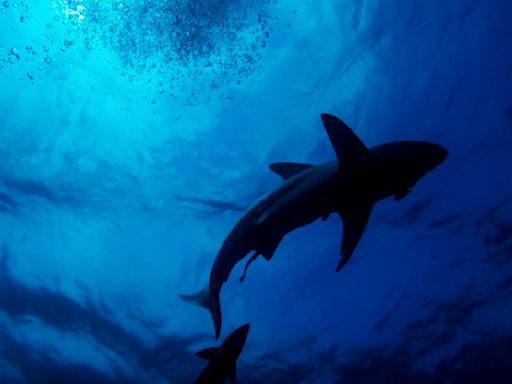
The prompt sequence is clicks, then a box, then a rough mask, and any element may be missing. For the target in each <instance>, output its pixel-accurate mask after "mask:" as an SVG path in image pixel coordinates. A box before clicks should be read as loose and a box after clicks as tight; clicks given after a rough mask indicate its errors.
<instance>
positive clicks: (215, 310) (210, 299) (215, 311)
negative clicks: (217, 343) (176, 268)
mask: <svg viewBox="0 0 512 384" xmlns="http://www.w3.org/2000/svg"><path fill="white" fill-rule="evenodd" d="M178 297H179V298H180V299H182V300H183V301H185V302H186V303H189V304H194V305H197V306H199V307H202V308H205V309H207V310H208V311H209V312H210V314H211V315H212V319H213V326H214V328H215V339H216V340H218V339H219V335H220V329H221V325H222V315H221V312H220V301H219V294H218V293H217V294H215V292H214V294H213V295H211V294H210V289H209V285H207V286H206V287H204V288H203V289H201V290H200V291H198V292H196V293H192V294H190V295H184V294H178Z"/></svg>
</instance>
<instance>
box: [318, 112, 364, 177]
mask: <svg viewBox="0 0 512 384" xmlns="http://www.w3.org/2000/svg"><path fill="white" fill-rule="evenodd" d="M320 116H321V117H322V122H323V123H324V127H325V130H326V132H327V135H328V136H329V140H330V141H331V144H332V146H333V148H334V151H335V152H336V157H337V158H338V167H339V170H341V171H343V172H345V171H346V170H347V169H351V168H353V167H354V166H355V167H357V166H359V165H363V164H365V163H368V162H370V161H372V155H371V153H370V151H369V150H368V148H366V145H364V143H363V142H362V141H361V139H360V138H359V137H357V135H356V134H355V133H354V131H352V129H350V127H349V126H348V125H347V124H345V123H344V122H343V121H342V120H341V119H339V118H337V117H336V116H333V115H329V114H327V113H322V114H321V115H320Z"/></svg>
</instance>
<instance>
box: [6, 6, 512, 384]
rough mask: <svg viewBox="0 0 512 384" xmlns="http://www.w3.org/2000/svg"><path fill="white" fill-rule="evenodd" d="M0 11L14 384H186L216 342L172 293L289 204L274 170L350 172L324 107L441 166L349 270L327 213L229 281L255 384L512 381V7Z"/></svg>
mask: <svg viewBox="0 0 512 384" xmlns="http://www.w3.org/2000/svg"><path fill="white" fill-rule="evenodd" d="M0 10H1V12H0V154H1V157H0V158H1V161H0V228H1V230H0V247H1V252H0V254H1V257H0V325H1V326H0V382H2V383H4V382H5V383H27V382H28V383H130V382H133V383H142V382H148V383H166V382H171V383H189V382H192V381H193V379H194V378H195V377H196V376H197V375H198V373H199V372H200V370H201V369H202V367H203V366H204V361H202V360H200V359H198V358H196V357H195V356H194V353H195V351H197V350H198V349H200V348H203V347H205V346H211V345H214V344H215V342H214V340H213V327H212V324H211V319H210V317H209V314H208V313H207V312H206V311H204V310H202V309H200V308H197V307H193V306H190V305H187V304H185V303H183V302H181V301H180V300H179V299H178V298H177V293H180V292H186V293H190V292H193V291H195V290H197V289H199V288H201V287H202V286H203V285H204V284H205V283H206V281H207V279H208V274H209V269H210V266H211V264H212V262H213V259H214V257H215V255H216V252H217V250H218V248H219V247H220V245H221V243H222V241H223V240H224V237H225V236H226V234H227V233H228V232H229V230H230V229H231V227H232V226H233V225H234V223H235V222H236V221H237V220H238V219H239V218H240V217H241V215H242V212H241V210H242V211H243V209H245V208H246V207H247V206H248V205H250V204H251V203H252V202H254V201H255V200H256V199H257V198H258V197H259V196H261V195H262V194H264V193H265V192H267V191H268V190H270V189H271V188H273V187H275V186H277V185H279V183H280V179H279V177H277V176H276V175H274V174H272V173H271V172H270V171H269V170H268V168H267V165H268V164H269V163H271V162H274V161H297V162H311V163H320V162H323V161H327V160H330V159H332V158H334V153H333V151H332V149H331V148H330V144H329V142H328V140H327V138H326V135H325V133H324V131H323V128H322V126H321V123H320V119H319V114H320V113H321V112H329V113H333V114H336V115H338V116H340V117H341V118H343V119H344V120H345V121H346V122H347V123H348V124H350V125H351V126H352V127H353V129H354V130H355V131H356V132H357V133H358V135H360V137H361V138H362V139H363V140H364V141H365V142H366V143H367V144H368V145H369V146H372V145H376V144H380V143H383V142H388V141H393V140H400V139H416V140H429V141H434V142H437V143H440V144H442V145H444V146H446V147H447V148H448V149H449V152H450V155H449V157H448V159H447V160H446V162H445V163H444V164H443V165H442V166H440V167H439V168H437V169H436V170H435V171H433V172H432V173H430V174H428V175H427V176H426V177H425V178H424V179H423V180H422V181H421V182H420V183H419V184H418V185H417V186H416V188H415V189H414V190H413V192H412V193H411V194H410V195H409V196H408V197H407V198H406V199H404V200H403V201H401V202H399V203H396V202H394V201H385V202H382V203H379V204H378V205H377V206H376V208H375V210H374V213H373V216H372V218H371V220H370V223H369V227H368V230H367V231H366V233H365V235H364V236H363V238H362V240H361V242H360V244H359V246H358V248H357V249H356V252H355V254H354V256H353V258H352V260H351V261H350V263H349V264H348V265H347V266H346V268H344V269H343V270H342V271H341V272H340V273H336V272H335V267H336V264H337V262H338V250H339V243H340V237H341V224H340V221H339V219H338V218H337V217H334V216H333V217H331V218H330V219H329V220H328V221H327V222H319V223H314V224H313V225H310V226H308V227H306V228H303V229H300V230H297V231H295V232H293V233H292V234H290V235H289V236H287V237H286V238H285V240H284V241H283V243H282V244H281V246H280V248H279V249H278V251H277V253H276V255H275V256H274V258H273V260H272V261H271V262H269V263H267V262H265V261H264V260H263V259H261V260H258V261H257V262H255V263H254V264H253V265H252V266H251V268H250V270H249V274H248V277H247V279H246V281H245V282H244V283H243V284H240V283H239V282H238V276H239V275H240V274H241V272H242V263H240V265H238V266H237V268H235V270H234V272H233V274H232V276H231V279H230V281H229V282H228V283H227V284H226V285H225V286H224V289H223V291H222V302H223V315H224V326H223V333H222V336H221V338H224V337H225V336H226V335H227V334H229V333H230V332H231V331H232V330H234V329H235V328H236V327H238V326H240V325H241V324H242V323H244V322H247V321H249V322H250V323H251V332H250V334H249V338H248V340H247V344H246V346H245V349H244V351H243V354H242V356H241V358H240V360H239V364H238V366H239V372H238V378H239V382H240V383H262V382H264V383H341V382H343V383H410V382H415V383H439V382H443V380H444V382H451V383H454V382H455V383H480V382H486V383H491V382H493V383H500V382H501V383H509V382H512V365H511V364H510V362H511V361H512V238H511V234H512V195H511V192H512V152H511V151H512V23H511V20H512V2H510V1H508V0H472V1H470V0H448V1H446V0H429V1H420V0H389V1H380V2H379V1H370V0H365V1H355V0H350V1H348V0H315V1H292V0H272V1H271V0H265V1H248V0H244V1H232V0H231V1H228V0H215V1H213V0H209V1H208V0H203V1H193V0H188V1H186V0H175V1H170V0H169V1H156V0H144V1H142V0H130V1H126V3H121V2H118V1H107V0H105V1H102V0H83V1H78V0H70V1H57V0H53V1H42V0H38V1H29V0H24V1H23V2H19V1H15V0H8V1H4V2H2V3H0ZM210 200H213V201H210ZM224 203H228V204H224Z"/></svg>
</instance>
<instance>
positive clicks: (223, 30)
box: [2, 0, 278, 89]
mask: <svg viewBox="0 0 512 384" xmlns="http://www.w3.org/2000/svg"><path fill="white" fill-rule="evenodd" d="M24 1H25V2H26V1H27V0H24ZM275 1H276V0H259V1H252V0H126V1H120V0H110V1H100V0H53V1H52V2H49V4H50V5H49V8H52V7H53V10H54V11H55V12H54V16H53V18H52V19H51V20H50V23H49V24H47V25H46V27H47V31H48V30H51V28H52V25H51V24H60V25H63V24H65V25H67V27H68V29H69V31H68V33H67V36H66V37H65V38H62V37H61V38H60V40H61V41H57V42H55V41H53V38H52V39H50V36H47V38H48V39H49V40H52V41H48V45H55V44H57V48H56V49H58V50H61V51H62V52H65V51H66V49H68V48H70V47H71V46H72V45H75V43H76V45H79V47H78V49H82V48H85V49H86V50H88V51H94V50H96V49H100V48H102V49H103V48H106V49H108V50H109V51H111V52H114V54H115V56H116V57H117V60H118V61H119V62H120V63H121V65H122V69H121V73H122V75H123V76H128V78H130V79H132V80H133V79H137V78H139V79H140V78H143V77H147V76H149V75H148V74H150V73H152V74H153V75H154V74H155V72H156V73H157V75H158V77H159V79H160V81H161V82H160V84H162V89H163V88H164V87H165V85H166V84H164V83H169V84H174V85H176V84H179V83H180V81H181V80H183V81H184V80H186V81H187V82H190V80H193V81H196V83H201V84H208V87H209V88H210V89H216V88H220V87H223V86H224V85H226V84H229V85H236V84H240V83H241V82H243V81H244V80H246V79H248V78H250V76H251V75H252V74H254V73H257V72H258V71H261V70H262V50H263V48H264V47H265V44H266V41H267V39H268V38H269V36H270V34H271V32H272V29H273V26H274V24H276V23H277V22H278V20H277V18H276V17H275V16H273V15H272V14H271V12H270V10H271V6H272V4H274V3H275ZM20 6H21V7H22V8H25V10H26V11H25V12H23V13H21V14H20V22H21V23H23V22H25V17H26V16H25V15H24V13H28V11H29V8H28V5H27V4H24V3H23V2H21V3H19V5H18V3H16V2H15V3H11V2H10V1H9V0H5V1H3V3H2V7H3V11H4V12H5V10H6V9H8V8H11V9H12V8H13V7H18V9H19V8H20ZM34 17H35V16H34ZM30 48H31V47H30ZM39 48H40V49H41V50H45V51H46V50H47V46H46V45H45V46H44V47H43V46H41V47H39ZM10 49H11V51H10V52H9V54H8V55H7V57H6V58H5V59H4V61H5V60H9V61H11V62H16V61H17V60H20V52H19V51H20V47H14V46H13V47H10ZM31 49H32V48H31ZM34 52H36V53H37V50H35V49H34V51H33V52H31V53H34ZM36 53H34V55H35V54H36ZM51 61H52V58H51V57H49V56H47V55H46V56H45V58H44V62H42V64H50V63H51ZM153 75H151V76H153ZM29 78H30V79H31V80H33V77H32V76H29Z"/></svg>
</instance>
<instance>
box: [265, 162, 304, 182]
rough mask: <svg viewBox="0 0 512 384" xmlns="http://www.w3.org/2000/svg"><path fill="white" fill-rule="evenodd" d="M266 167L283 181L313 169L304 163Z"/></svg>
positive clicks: (278, 164)
mask: <svg viewBox="0 0 512 384" xmlns="http://www.w3.org/2000/svg"><path fill="white" fill-rule="evenodd" d="M268 167H269V168H270V169H271V170H272V171H274V172H275V173H277V174H278V175H279V176H281V177H282V178H283V180H288V179H289V178H290V177H293V176H295V175H297V174H299V173H301V172H304V171H305V170H306V169H309V168H311V167H313V165H311V164H304V163H286V162H281V163H272V164H270V165H269V166H268Z"/></svg>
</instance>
